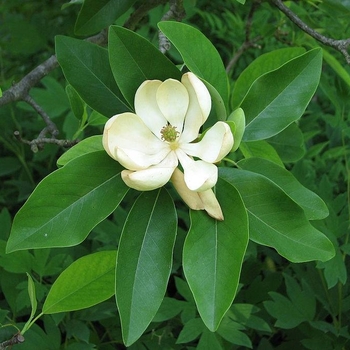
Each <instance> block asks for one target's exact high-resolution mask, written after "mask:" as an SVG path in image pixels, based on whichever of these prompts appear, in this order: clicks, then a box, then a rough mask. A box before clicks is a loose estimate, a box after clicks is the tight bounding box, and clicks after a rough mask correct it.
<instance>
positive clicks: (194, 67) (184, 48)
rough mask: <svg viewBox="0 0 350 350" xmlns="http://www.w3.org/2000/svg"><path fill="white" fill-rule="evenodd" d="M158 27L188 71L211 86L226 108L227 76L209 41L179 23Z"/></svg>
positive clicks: (163, 23)
mask: <svg viewBox="0 0 350 350" xmlns="http://www.w3.org/2000/svg"><path fill="white" fill-rule="evenodd" d="M158 27H159V29H160V30H161V31H162V32H163V33H164V34H165V35H166V36H167V37H168V39H169V40H170V41H171V42H172V44H173V45H174V46H175V47H176V49H177V50H178V51H179V53H180V55H181V56H182V59H183V60H184V62H185V64H186V66H187V67H188V69H189V70H190V71H192V72H193V73H194V74H196V75H197V76H198V77H200V78H203V79H204V80H205V81H207V82H208V83H209V84H211V85H212V86H213V87H214V88H215V89H216V90H217V91H218V92H219V94H220V96H221V98H222V99H223V101H224V106H227V103H228V81H227V74H226V71H225V67H224V64H223V62H222V60H221V57H220V55H219V53H218V51H217V50H216V48H215V47H214V46H213V44H212V43H211V42H210V41H209V39H208V38H207V37H206V36H205V35H204V34H203V33H202V32H200V31H199V30H198V29H196V28H193V27H191V26H189V25H188V24H184V23H180V22H174V21H162V22H160V23H158Z"/></svg>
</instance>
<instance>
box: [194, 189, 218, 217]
mask: <svg viewBox="0 0 350 350" xmlns="http://www.w3.org/2000/svg"><path fill="white" fill-rule="evenodd" d="M198 195H199V197H200V198H201V200H202V202H203V205H204V209H205V211H206V212H207V213H208V214H209V215H210V216H211V217H213V218H214V219H216V220H220V221H222V220H224V215H223V213H222V210H221V207H220V204H219V202H218V200H217V198H216V196H215V194H214V192H213V190H212V189H209V190H206V191H204V192H198Z"/></svg>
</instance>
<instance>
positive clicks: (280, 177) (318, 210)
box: [238, 158, 329, 220]
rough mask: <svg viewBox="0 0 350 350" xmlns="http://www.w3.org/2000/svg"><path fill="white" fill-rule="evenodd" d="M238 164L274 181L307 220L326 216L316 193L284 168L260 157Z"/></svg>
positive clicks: (325, 207)
mask: <svg viewBox="0 0 350 350" xmlns="http://www.w3.org/2000/svg"><path fill="white" fill-rule="evenodd" d="M238 164H239V166H240V167H242V168H243V169H244V170H249V171H253V172H255V173H258V174H261V175H264V176H265V177H267V178H268V179H269V180H271V181H272V182H274V183H275V184H276V185H277V186H278V187H280V188H281V189H282V190H283V191H284V192H285V193H286V194H287V195H288V196H289V197H290V198H291V199H292V200H293V201H294V202H296V203H297V204H298V205H300V206H301V207H302V208H303V210H304V213H305V215H306V217H307V219H308V220H321V219H324V218H325V217H327V216H328V214H329V211H328V208H327V206H326V204H325V203H324V201H323V200H322V199H321V198H320V197H319V196H318V195H317V194H316V193H314V192H312V191H310V190H309V189H307V188H306V187H304V186H303V185H302V184H301V183H300V182H299V181H298V180H297V179H296V178H295V177H294V176H293V174H292V173H291V172H289V171H288V170H286V169H285V168H282V167H280V166H278V165H276V164H274V163H272V162H269V161H268V160H265V159H261V158H250V159H246V160H242V161H240V162H239V163H238Z"/></svg>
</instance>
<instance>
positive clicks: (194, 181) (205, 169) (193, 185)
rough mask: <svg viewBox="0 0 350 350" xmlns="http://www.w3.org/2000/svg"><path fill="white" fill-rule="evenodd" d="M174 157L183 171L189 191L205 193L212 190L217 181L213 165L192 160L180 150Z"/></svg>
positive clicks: (216, 173) (215, 169)
mask: <svg viewBox="0 0 350 350" xmlns="http://www.w3.org/2000/svg"><path fill="white" fill-rule="evenodd" d="M175 152H176V155H177V157H178V158H179V161H180V163H181V165H182V167H183V169H184V179H185V182H186V185H187V187H188V188H189V189H190V190H191V191H197V192H201V191H205V190H208V189H209V188H212V187H213V186H214V185H215V184H216V182H217V180H218V169H217V167H216V166H215V165H214V164H211V163H207V162H204V161H202V160H196V161H195V160H193V159H192V158H190V157H189V156H188V155H187V154H186V153H185V152H183V151H182V150H181V149H180V148H178V149H177V150H176V151H175Z"/></svg>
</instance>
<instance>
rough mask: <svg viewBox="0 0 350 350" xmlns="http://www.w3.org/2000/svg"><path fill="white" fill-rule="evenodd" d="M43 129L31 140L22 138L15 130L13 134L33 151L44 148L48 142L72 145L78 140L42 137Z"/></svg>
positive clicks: (63, 145) (66, 145) (58, 144)
mask: <svg viewBox="0 0 350 350" xmlns="http://www.w3.org/2000/svg"><path fill="white" fill-rule="evenodd" d="M44 130H45V129H44ZM44 130H43V131H44ZM43 131H42V132H41V133H40V134H39V136H38V137H37V138H36V139H34V140H31V141H29V140H26V139H23V138H22V137H21V135H20V133H19V131H15V132H14V133H13V135H14V136H15V138H16V139H17V140H18V141H20V142H22V143H25V144H26V145H29V146H30V149H31V150H32V152H33V153H36V152H38V151H39V149H42V148H44V145H45V144H48V143H51V144H55V145H57V146H61V147H72V146H74V145H76V144H77V143H78V142H79V141H78V140H58V139H55V138H54V137H52V138H47V137H43V136H42V134H43Z"/></svg>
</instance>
